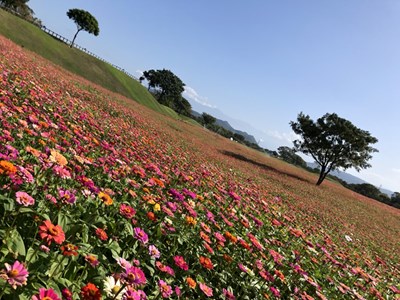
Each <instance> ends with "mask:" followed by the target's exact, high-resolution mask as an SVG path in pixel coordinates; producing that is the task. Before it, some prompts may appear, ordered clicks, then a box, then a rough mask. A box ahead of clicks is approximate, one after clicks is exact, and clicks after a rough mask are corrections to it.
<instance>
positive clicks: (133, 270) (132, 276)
mask: <svg viewBox="0 0 400 300" xmlns="http://www.w3.org/2000/svg"><path fill="white" fill-rule="evenodd" d="M121 275H122V278H123V279H124V281H125V282H126V283H128V284H132V285H135V286H137V285H142V284H145V283H146V276H145V275H144V273H143V271H142V270H141V269H140V268H138V267H130V268H127V269H126V270H125V273H122V274H121Z"/></svg>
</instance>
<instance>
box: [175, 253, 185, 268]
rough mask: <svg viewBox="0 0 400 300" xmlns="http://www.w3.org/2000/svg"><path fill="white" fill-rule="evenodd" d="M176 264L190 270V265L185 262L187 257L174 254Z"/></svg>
mask: <svg viewBox="0 0 400 300" xmlns="http://www.w3.org/2000/svg"><path fill="white" fill-rule="evenodd" d="M174 261H175V264H176V265H177V266H178V267H179V268H181V269H182V270H185V271H187V270H189V265H188V264H187V263H186V262H185V259H184V258H183V257H182V256H179V255H176V256H174Z"/></svg>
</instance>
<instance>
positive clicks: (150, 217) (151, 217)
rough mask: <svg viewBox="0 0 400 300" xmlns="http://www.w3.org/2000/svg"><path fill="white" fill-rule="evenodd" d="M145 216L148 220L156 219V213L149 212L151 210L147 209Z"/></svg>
mask: <svg viewBox="0 0 400 300" xmlns="http://www.w3.org/2000/svg"><path fill="white" fill-rule="evenodd" d="M147 218H148V219H149V220H152V221H156V220H157V217H156V215H155V214H154V213H153V212H151V211H149V212H148V213H147Z"/></svg>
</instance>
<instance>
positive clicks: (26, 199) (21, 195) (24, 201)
mask: <svg viewBox="0 0 400 300" xmlns="http://www.w3.org/2000/svg"><path fill="white" fill-rule="evenodd" d="M15 196H16V198H17V199H16V201H17V203H19V204H21V205H23V206H31V205H33V204H35V199H33V198H32V197H31V196H29V195H28V194H27V193H25V192H17V193H16V194H15Z"/></svg>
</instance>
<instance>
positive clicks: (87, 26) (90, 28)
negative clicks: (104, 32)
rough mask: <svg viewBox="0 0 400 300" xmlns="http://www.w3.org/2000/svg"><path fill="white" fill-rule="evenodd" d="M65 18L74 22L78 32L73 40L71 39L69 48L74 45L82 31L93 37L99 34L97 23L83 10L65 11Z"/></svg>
mask: <svg viewBox="0 0 400 300" xmlns="http://www.w3.org/2000/svg"><path fill="white" fill-rule="evenodd" d="M67 16H68V18H70V19H71V20H74V22H75V24H76V27H77V28H78V31H77V32H76V33H75V35H74V38H73V39H72V42H71V45H70V47H71V48H72V46H73V45H74V41H75V39H76V36H77V35H78V33H79V32H80V31H82V30H84V31H87V32H88V33H91V34H93V35H95V36H98V35H99V33H100V29H99V23H98V22H97V20H96V18H95V17H93V16H92V15H91V14H90V13H89V12H87V11H86V10H83V9H78V8H72V9H70V10H69V11H67Z"/></svg>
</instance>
